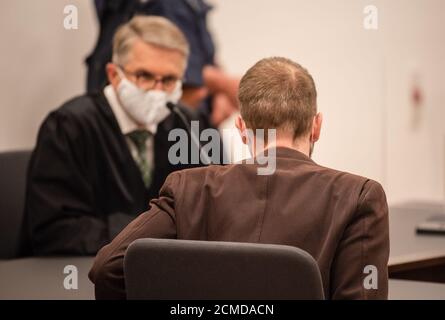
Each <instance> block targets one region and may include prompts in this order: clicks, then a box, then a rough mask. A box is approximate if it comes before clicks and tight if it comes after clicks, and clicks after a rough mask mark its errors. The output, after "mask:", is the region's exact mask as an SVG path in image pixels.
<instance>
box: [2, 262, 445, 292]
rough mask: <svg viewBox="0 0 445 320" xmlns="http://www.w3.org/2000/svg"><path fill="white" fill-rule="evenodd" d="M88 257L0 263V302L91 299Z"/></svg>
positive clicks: (413, 287) (411, 285)
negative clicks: (70, 275) (71, 271)
mask: <svg viewBox="0 0 445 320" xmlns="http://www.w3.org/2000/svg"><path fill="white" fill-rule="evenodd" d="M92 263H93V258H91V257H76V258H26V259H18V260H4V261H0V300H3V299H8V300H19V299H31V300H46V299H55V300H80V299H82V300H91V299H94V287H93V284H92V283H91V282H90V281H89V279H88V271H89V269H90V267H91V265H92ZM67 265H73V266H76V267H77V269H78V281H79V284H78V289H77V290H66V289H65V288H64V285H63V281H64V278H65V276H66V274H64V273H63V271H64V268H65V266H67ZM389 298H390V299H397V300H399V299H402V300H403V299H408V300H410V299H420V300H424V299H445V285H444V284H435V283H426V282H416V281H406V280H390V281H389Z"/></svg>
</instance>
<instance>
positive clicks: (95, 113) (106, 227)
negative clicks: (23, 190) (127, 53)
mask: <svg viewBox="0 0 445 320" xmlns="http://www.w3.org/2000/svg"><path fill="white" fill-rule="evenodd" d="M183 109H184V108H183ZM183 111H184V112H185V113H187V114H188V115H189V116H190V117H191V116H192V115H191V113H190V112H189V111H187V110H185V109H184V110H183ZM173 128H183V129H185V126H184V125H183V123H182V122H181V121H180V119H179V117H178V116H177V115H176V114H174V113H172V114H170V115H169V116H168V117H167V118H166V119H165V120H164V121H163V122H162V123H161V124H160V125H159V127H158V131H157V133H156V134H155V136H154V169H153V170H154V172H153V176H152V179H153V180H152V183H151V185H150V186H149V188H148V189H147V188H146V187H145V185H144V182H143V179H142V175H141V172H140V170H139V168H138V166H137V164H136V162H135V161H134V160H133V158H132V155H131V153H130V150H129V148H128V145H127V142H126V140H125V137H124V135H123V134H122V133H121V130H120V128H119V125H118V123H117V120H116V118H115V116H114V114H113V111H112V109H111V107H110V105H109V103H108V101H107V100H106V98H105V96H104V95H103V94H94V95H87V96H81V97H78V98H75V99H73V100H71V101H69V102H67V103H66V104H65V105H63V106H62V107H60V108H59V109H57V110H55V111H53V112H51V113H50V114H49V116H48V117H47V118H46V120H45V121H44V123H43V124H42V126H41V128H40V132H39V135H38V140H37V146H36V148H35V150H34V152H33V155H32V158H31V162H30V166H29V173H28V186H27V202H26V222H27V227H28V231H29V236H30V241H31V245H32V249H33V253H34V254H35V255H49V254H78V255H89V254H95V253H96V252H97V251H98V250H99V249H100V248H101V247H102V246H103V245H105V244H106V243H108V242H109V241H111V240H112V239H113V238H114V236H116V235H117V234H118V233H119V232H120V231H121V230H122V229H123V228H124V227H125V226H126V225H127V224H128V223H129V222H130V221H131V220H132V219H134V218H135V217H136V216H137V215H138V214H140V213H141V212H144V211H146V210H147V209H148V208H149V201H150V199H152V198H155V197H157V195H158V191H159V189H160V187H161V186H162V184H163V183H164V180H165V178H166V177H167V175H168V174H169V173H171V172H173V171H174V170H179V169H183V168H187V167H190V166H186V165H171V164H170V162H169V160H168V150H169V148H170V146H171V145H173V144H174V143H175V142H174V141H172V142H170V141H168V133H169V130H171V129H173ZM202 129H205V128H202ZM195 166H196V165H195Z"/></svg>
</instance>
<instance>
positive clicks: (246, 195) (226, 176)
mask: <svg viewBox="0 0 445 320" xmlns="http://www.w3.org/2000/svg"><path fill="white" fill-rule="evenodd" d="M257 168H258V165H257V164H234V165H228V166H210V167H207V168H197V169H188V170H183V171H178V172H175V173H172V174H170V175H169V176H168V178H167V179H166V181H165V183H164V186H163V187H162V189H161V191H160V195H159V198H158V199H156V200H152V202H151V209H150V210H149V211H148V212H146V213H143V214H142V215H140V216H139V217H138V218H136V219H135V220H134V221H133V222H132V223H131V224H129V225H128V226H127V227H126V228H125V229H124V230H123V231H122V232H121V233H120V234H119V235H118V236H117V237H116V238H115V239H114V240H113V241H112V242H111V243H110V244H109V245H107V246H105V247H104V248H102V249H101V250H100V251H99V253H98V255H97V257H96V260H95V263H94V266H93V268H92V269H91V271H90V279H91V280H92V281H93V282H94V283H95V288H96V298H98V299H100V298H105V299H113V298H122V299H124V298H125V283H124V274H123V258H124V254H125V251H126V249H127V247H128V245H129V244H130V243H131V242H133V241H134V240H136V239H139V238H149V237H150V238H178V239H192V240H214V241H216V240H218V241H238V242H256V243H272V244H285V245H291V246H296V247H298V248H301V249H303V250H306V251H307V252H309V253H310V254H311V255H312V256H313V257H314V258H315V260H316V261H317V263H318V266H319V268H320V271H321V275H322V280H323V286H324V292H325V296H326V297H327V298H328V299H386V298H387V294H388V272H387V263H388V256H389V234H388V233H389V232H388V207H387V202H386V197H385V193H384V191H383V189H382V187H381V186H380V184H379V183H377V182H375V181H373V180H370V179H366V178H363V177H360V176H356V175H353V174H349V173H345V172H340V171H336V170H332V169H328V168H325V167H322V166H319V165H317V164H316V163H315V162H314V161H312V160H311V159H310V158H309V157H307V156H306V155H304V154H303V153H300V152H298V151H295V150H292V149H287V148H277V149H276V171H275V173H274V174H273V175H263V176H262V175H258V174H257ZM367 265H373V266H375V267H376V268H377V271H378V287H377V289H372V288H371V289H369V286H367V287H368V289H367V288H366V286H364V282H367V281H368V280H369V277H368V274H367V273H365V267H366V266H367ZM367 279H368V280H367Z"/></svg>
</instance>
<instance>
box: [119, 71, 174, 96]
mask: <svg viewBox="0 0 445 320" xmlns="http://www.w3.org/2000/svg"><path fill="white" fill-rule="evenodd" d="M119 68H120V69H121V70H122V71H123V72H124V73H126V74H129V75H131V76H133V77H135V78H136V85H137V86H138V87H139V88H142V89H144V90H151V89H153V88H154V87H156V84H157V83H158V82H160V83H162V88H164V90H166V91H171V90H173V89H174V88H175V86H176V84H177V83H178V81H180V78H178V77H176V76H174V75H168V76H165V77H159V76H155V75H154V74H152V73H150V72H148V71H144V70H138V71H135V72H130V71H128V70H125V68H124V67H122V66H119Z"/></svg>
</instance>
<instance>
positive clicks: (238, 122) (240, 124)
mask: <svg viewBox="0 0 445 320" xmlns="http://www.w3.org/2000/svg"><path fill="white" fill-rule="evenodd" d="M235 127H236V128H237V129H238V133H239V134H240V136H241V140H242V141H243V143H244V144H247V136H246V123H245V122H244V120H243V118H242V117H241V115H238V116H237V117H236V119H235Z"/></svg>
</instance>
